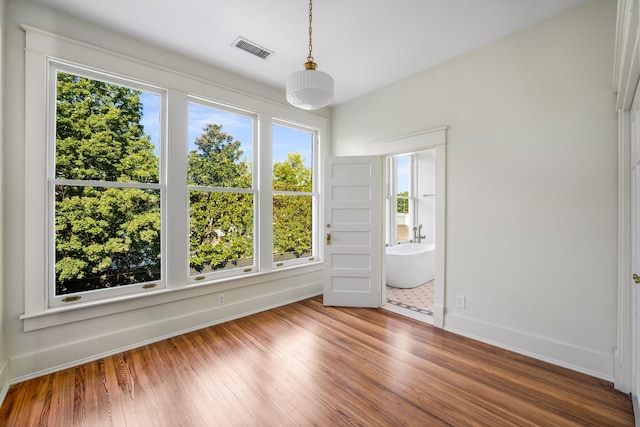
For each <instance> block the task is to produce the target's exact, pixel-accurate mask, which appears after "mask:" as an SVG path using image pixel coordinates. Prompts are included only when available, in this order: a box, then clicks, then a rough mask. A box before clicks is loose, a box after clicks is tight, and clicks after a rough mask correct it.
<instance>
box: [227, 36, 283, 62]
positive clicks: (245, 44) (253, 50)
mask: <svg viewBox="0 0 640 427" xmlns="http://www.w3.org/2000/svg"><path fill="white" fill-rule="evenodd" d="M233 46H235V47H237V48H238V49H242V50H244V51H245V52H249V53H250V54H252V55H255V56H257V57H259V58H262V59H267V58H268V57H270V56H271V55H272V54H273V51H271V50H268V49H265V48H263V47H260V46H258V45H257V44H255V43H254V42H251V41H249V40H247V39H245V38H242V37H238V38H237V39H236V41H235V42H233Z"/></svg>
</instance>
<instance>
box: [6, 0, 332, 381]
mask: <svg viewBox="0 0 640 427" xmlns="http://www.w3.org/2000/svg"><path fill="white" fill-rule="evenodd" d="M3 23H4V25H5V29H6V33H5V35H6V44H5V46H6V49H5V56H3V59H4V63H5V66H6V86H5V91H4V95H5V96H4V100H5V102H6V103H7V104H6V105H7V108H6V109H5V114H4V123H5V124H6V126H5V128H4V132H5V134H4V136H5V139H4V141H5V144H4V147H3V149H4V159H3V163H2V169H3V175H2V178H3V181H4V183H5V193H4V198H3V200H4V204H5V207H6V210H5V217H4V239H3V241H4V242H7V243H6V245H7V246H6V247H7V250H6V251H4V252H3V255H4V256H3V261H4V266H5V275H4V278H5V282H4V283H5V284H6V289H5V302H4V307H5V311H4V328H5V331H6V352H7V357H8V359H9V361H10V368H9V373H8V375H9V378H10V380H11V381H18V380H21V379H25V378H28V377H30V376H34V375H38V374H40V373H45V372H47V371H50V370H56V369H59V368H60V367H65V366H70V365H73V364H77V363H79V362H83V361H85V360H89V359H93V358H96V357H98V356H101V355H105V354H112V353H114V352H117V351H119V350H122V349H126V348H130V347H134V346H138V345H140V344H142V343H146V342H151V341H155V340H158V339H161V338H163V337H167V336H171V335H175V334H177V333H180V332H183V331H187V330H191V329H195V328H199V327H202V326H204V325H207V324H213V323H218V322H220V321H223V320H225V319H230V318H234V317H238V316H242V315H246V314H248V313H251V312H255V311H260V310H264V309H266V308H269V307H272V306H277V305H281V304H285V303H287V302H291V301H294V300H297V299H301V298H305V297H308V296H311V295H317V294H319V293H321V292H322V265H321V264H316V265H315V266H314V265H310V266H305V267H302V268H301V269H290V270H281V271H277V272H273V273H270V274H265V275H261V276H253V277H249V278H242V279H239V280H236V281H226V282H222V283H218V284H214V285H204V286H196V287H189V288H186V289H182V290H177V291H174V292H173V293H165V294H163V295H161V296H158V297H156V296H147V297H145V298H144V300H145V301H146V302H145V305H146V306H145V307H143V308H140V304H139V300H129V301H126V302H116V303H113V305H112V306H109V305H104V306H101V307H96V308H85V309H81V310H76V311H75V312H73V313H63V314H64V315H66V314H69V315H70V316H71V315H74V316H75V315H76V314H74V313H81V312H82V311H85V312H89V311H90V312H91V316H84V314H82V313H81V314H78V316H80V317H78V319H80V318H86V317H91V318H87V319H86V320H79V321H73V322H69V323H63V324H60V325H57V326H51V327H46V328H44V329H37V330H34V331H31V332H24V330H23V322H22V321H21V320H20V319H19V316H20V315H21V314H22V313H23V311H24V302H25V296H24V293H25V269H26V268H29V266H28V260H29V256H30V254H25V245H24V236H25V220H24V218H25V213H26V212H27V209H29V207H28V206H25V197H24V192H25V186H24V182H25V177H24V169H25V167H24V165H25V162H28V161H29V159H27V158H25V149H24V141H25V131H24V127H25V125H24V123H25V115H24V105H25V87H24V86H25V81H24V75H25V66H24V62H25V53H24V49H25V33H24V32H23V31H22V30H21V29H20V25H21V24H27V25H30V26H34V27H38V28H41V29H43V30H47V31H50V32H52V33H55V34H59V35H62V36H67V37H71V38H73V39H76V40H80V41H83V42H86V43H89V44H91V45H94V46H97V47H102V48H105V49H109V50H112V51H115V52H117V53H120V54H124V55H128V56H131V57H134V58H138V59H140V60H144V61H148V62H150V63H153V64H156V65H159V66H161V67H167V68H168V69H172V70H176V71H177V72H182V73H186V74H188V75H190V76H193V77H196V78H200V79H202V80H203V81H204V80H206V81H210V82H212V84H213V85H222V86H224V87H228V88H231V89H233V90H235V91H237V92H239V93H243V94H251V95H250V96H257V97H260V98H261V99H262V100H266V102H262V101H261V105H263V104H264V105H266V104H269V105H272V108H273V111H282V109H283V108H288V109H289V111H290V112H291V117H290V118H291V119H292V120H298V117H307V118H308V116H307V115H308V114H311V113H308V112H302V110H298V109H295V108H293V107H288V106H287V105H286V103H285V102H284V95H283V92H282V91H281V90H278V89H274V88H269V87H265V86H262V85H259V84H257V83H255V82H251V81H247V80H244V79H241V78H239V77H237V76H234V75H232V74H229V73H226V72H224V71H221V70H218V69H214V68H212V67H208V66H206V65H204V64H201V63H198V62H195V61H193V60H190V59H188V58H185V57H182V56H179V55H177V54H175V53H171V52H167V51H164V50H162V49H158V48H155V47H153V46H149V45H146V44H143V43H140V42H137V41H135V40H130V39H128V38H126V37H123V36H121V35H118V34H114V33H111V32H108V31H105V30H102V29H100V28H96V27H95V26H93V25H90V24H88V23H85V22H81V21H78V20H76V19H73V18H70V17H68V16H66V15H63V14H59V13H55V12H53V11H51V10H49V9H46V8H44V7H41V6H39V5H35V4H33V3H31V2H30V1H26V0H8V2H7V10H6V16H5V20H4V21H3ZM271 101H272V102H271ZM272 114H274V113H273V112H272ZM303 114H306V115H304V116H303ZM316 114H317V115H319V116H322V115H323V114H324V115H325V117H321V119H322V120H323V121H326V115H327V113H326V112H325V113H323V112H319V113H316ZM314 117H315V116H314ZM323 151H325V150H323ZM26 191H28V188H27V189H26ZM42 285H43V286H44V284H42ZM222 291H224V292H225V296H226V301H227V302H226V304H225V305H223V306H219V305H218V303H217V295H216V293H218V292H222ZM172 295H173V296H174V297H175V298H173V297H172V298H173V299H172V301H168V302H167V301H163V299H165V298H169V297H171V296H172ZM113 306H117V311H118V314H109V313H110V312H113V311H114V310H112V309H111V308H113ZM52 317H53V316H52ZM0 356H1V355H0Z"/></svg>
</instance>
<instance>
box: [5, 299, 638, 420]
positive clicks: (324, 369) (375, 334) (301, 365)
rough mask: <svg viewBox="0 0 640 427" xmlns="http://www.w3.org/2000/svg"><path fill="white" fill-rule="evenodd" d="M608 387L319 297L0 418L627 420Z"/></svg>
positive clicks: (38, 388) (115, 367)
mask: <svg viewBox="0 0 640 427" xmlns="http://www.w3.org/2000/svg"><path fill="white" fill-rule="evenodd" d="M633 422H634V419H633V410H632V404H631V400H630V399H629V397H628V396H626V395H624V394H621V393H618V392H616V391H615V390H613V387H612V385H611V384H610V383H608V382H606V381H602V380H599V379H596V378H592V377H589V376H586V375H583V374H579V373H576V372H573V371H570V370H566V369H563V368H560V367H557V366H553V365H549V364H546V363H544V362H540V361H537V360H534V359H531V358H528V357H525V356H521V355H517V354H514V353H510V352H508V351H505V350H501V349H498V348H495V347H491V346H489V345H485V344H482V343H479V342H476V341H473V340H470V339H466V338H463V337H460V336H457V335H455V334H451V333H447V332H444V331H442V330H439V329H435V328H433V327H432V326H430V325H426V324H424V323H420V322H417V321H414V320H411V319H407V318H404V317H402V316H399V315H396V314H394V313H390V312H388V311H386V310H381V309H379V310H376V309H343V308H331V307H324V306H322V300H321V298H320V297H317V298H312V299H308V300H305V301H301V302H298V303H295V304H290V305H287V306H285V307H280V308H277V309H273V310H270V311H267V312H263V313H259V314H255V315H252V316H249V317H246V318H242V319H239V320H234V321H231V322H228V323H224V324H221V325H217V326H213V327H210V328H206V329H202V330H199V331H196V332H192V333H188V334H185V335H181V336H178V337H175V338H171V339H168V340H164V341H161V342H158V343H155V344H152V345H148V346H145V347H141V348H138V349H134V350H131V351H125V352H123V353H119V354H116V355H114V356H112V357H106V358H103V359H100V360H97V361H95V362H91V363H87V364H84V365H82V366H78V367H76V368H71V369H68V370H65V371H61V372H57V373H54V374H51V375H46V376H43V377H40V378H36V379H33V380H30V381H25V382H23V383H20V384H16V385H14V386H12V387H11V388H10V390H9V392H8V394H7V397H6V399H5V401H4V404H3V405H2V407H1V408H0V425H2V426H56V427H57V426H61V427H62V426H64V427H66V426H91V427H94V426H144V427H147V426H154V427H155V426H172V427H173V426H185V427H187V426H188V427H194V426H217V425H220V426H306V425H321V426H330V425H341V426H342V425H343V426H361V425H362V426H399V425H409V426H414V425H415V426H431V425H433V426H435V425H458V426H472V425H488V426H500V425H510V426H511V425H523V426H526V425H536V426H540V425H542V426H564V425H580V426H584V425H593V426H613V425H633Z"/></svg>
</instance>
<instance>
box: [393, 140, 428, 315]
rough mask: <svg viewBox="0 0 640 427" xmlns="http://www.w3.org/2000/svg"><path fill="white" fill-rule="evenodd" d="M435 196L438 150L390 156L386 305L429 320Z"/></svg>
mask: <svg viewBox="0 0 640 427" xmlns="http://www.w3.org/2000/svg"><path fill="white" fill-rule="evenodd" d="M436 200H437V189H436V150H435V149H430V150H423V151H418V152H411V153H403V154H396V155H392V156H387V157H386V158H385V255H384V256H385V267H386V268H385V276H384V279H385V280H384V282H385V289H384V291H383V298H384V299H383V301H382V303H383V305H382V307H383V308H385V309H387V310H390V311H393V312H395V313H398V314H401V315H403V316H407V317H411V318H414V319H417V320H420V321H423V322H426V323H430V324H433V312H434V307H435V250H436V245H435V234H436ZM385 294H386V295H385Z"/></svg>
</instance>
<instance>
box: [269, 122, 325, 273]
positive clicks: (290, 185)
mask: <svg viewBox="0 0 640 427" xmlns="http://www.w3.org/2000/svg"><path fill="white" fill-rule="evenodd" d="M272 129H273V137H272V138H273V150H272V151H273V154H272V156H273V169H272V170H273V176H272V179H271V182H272V187H273V261H274V262H275V263H276V265H285V264H286V263H291V262H292V261H295V260H301V259H310V258H312V257H313V256H314V255H315V252H316V249H315V242H314V229H315V228H314V226H313V224H314V206H316V205H317V193H316V192H315V190H314V179H313V175H314V174H313V171H314V152H315V146H316V135H315V132H311V131H309V130H305V129H299V128H294V127H291V126H285V125H281V124H274V125H273V127H272Z"/></svg>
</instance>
